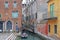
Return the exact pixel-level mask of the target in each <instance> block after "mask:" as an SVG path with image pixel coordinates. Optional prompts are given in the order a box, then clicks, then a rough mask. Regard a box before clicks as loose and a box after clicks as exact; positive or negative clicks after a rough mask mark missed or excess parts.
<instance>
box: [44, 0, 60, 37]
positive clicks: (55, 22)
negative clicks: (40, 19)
mask: <svg viewBox="0 0 60 40" xmlns="http://www.w3.org/2000/svg"><path fill="white" fill-rule="evenodd" d="M47 3H48V18H47V19H45V20H48V31H49V32H48V35H50V36H53V35H54V36H57V37H60V0H49V1H48V2H47Z"/></svg>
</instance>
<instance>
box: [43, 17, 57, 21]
mask: <svg viewBox="0 0 60 40" xmlns="http://www.w3.org/2000/svg"><path fill="white" fill-rule="evenodd" d="M44 20H57V17H49V18H45V19H44Z"/></svg>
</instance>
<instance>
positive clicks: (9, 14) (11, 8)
mask: <svg viewBox="0 0 60 40" xmlns="http://www.w3.org/2000/svg"><path fill="white" fill-rule="evenodd" d="M21 2H22V1H21V0H0V32H3V31H16V30H18V28H19V29H20V27H21V21H22V20H21V19H22V5H21Z"/></svg>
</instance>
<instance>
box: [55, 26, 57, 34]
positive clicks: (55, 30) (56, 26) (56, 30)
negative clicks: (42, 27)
mask: <svg viewBox="0 0 60 40" xmlns="http://www.w3.org/2000/svg"><path fill="white" fill-rule="evenodd" d="M54 32H55V34H57V25H54Z"/></svg>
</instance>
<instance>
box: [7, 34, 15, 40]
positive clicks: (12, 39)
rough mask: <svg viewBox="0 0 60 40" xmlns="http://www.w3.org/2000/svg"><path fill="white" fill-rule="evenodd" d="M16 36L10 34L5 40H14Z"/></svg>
mask: <svg viewBox="0 0 60 40" xmlns="http://www.w3.org/2000/svg"><path fill="white" fill-rule="evenodd" d="M15 39H16V36H15V35H14V34H13V33H12V34H11V35H10V36H9V37H8V38H6V40H15Z"/></svg>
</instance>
